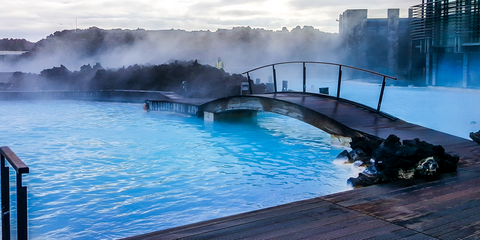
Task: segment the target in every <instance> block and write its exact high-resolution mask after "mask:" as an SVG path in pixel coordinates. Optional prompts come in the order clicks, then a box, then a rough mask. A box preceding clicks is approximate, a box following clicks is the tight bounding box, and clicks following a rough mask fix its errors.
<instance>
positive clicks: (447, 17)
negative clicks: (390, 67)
mask: <svg viewBox="0 0 480 240" xmlns="http://www.w3.org/2000/svg"><path fill="white" fill-rule="evenodd" d="M479 7H480V1H479V0H455V1H453V0H450V1H448V0H424V1H422V3H421V4H419V5H415V6H412V7H411V8H410V12H409V14H410V31H411V39H412V75H419V74H420V72H422V71H423V75H424V76H425V78H424V79H425V82H426V84H428V85H440V86H453V87H480V69H479V66H480V8H479Z"/></svg>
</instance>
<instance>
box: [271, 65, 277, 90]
mask: <svg viewBox="0 0 480 240" xmlns="http://www.w3.org/2000/svg"><path fill="white" fill-rule="evenodd" d="M272 68H273V86H274V87H275V88H274V89H275V93H277V71H276V70H275V65H272Z"/></svg>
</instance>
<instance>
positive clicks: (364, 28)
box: [339, 9, 410, 76]
mask: <svg viewBox="0 0 480 240" xmlns="http://www.w3.org/2000/svg"><path fill="white" fill-rule="evenodd" d="M367 13H368V10H367V9H355V10H346V11H345V12H344V13H343V14H341V15H340V18H339V27H340V31H339V32H340V36H341V38H342V39H343V49H344V54H345V62H346V63H347V64H350V65H353V66H357V67H361V68H366V69H369V70H372V71H376V72H381V73H385V74H390V75H394V76H398V75H407V74H408V70H409V59H410V55H409V54H404V53H408V52H409V50H410V45H409V29H408V22H409V21H408V18H400V11H399V9H388V16H387V18H367Z"/></svg>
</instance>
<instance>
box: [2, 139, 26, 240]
mask: <svg viewBox="0 0 480 240" xmlns="http://www.w3.org/2000/svg"><path fill="white" fill-rule="evenodd" d="M0 155H1V159H0V160H1V164H0V165H1V166H0V167H1V181H2V183H1V186H2V239H10V190H9V188H10V187H9V186H10V184H9V183H10V179H9V176H8V173H9V172H8V171H9V170H8V167H7V166H5V160H7V161H8V163H9V164H10V166H12V167H13V168H14V169H15V172H16V173H17V179H16V180H17V239H22V240H23V239H25V240H26V239H28V223H27V187H24V186H22V174H24V173H29V172H30V170H29V168H28V167H27V165H25V163H24V162H22V160H20V158H18V157H17V155H15V153H14V152H13V151H12V150H11V149H10V148H9V147H0Z"/></svg>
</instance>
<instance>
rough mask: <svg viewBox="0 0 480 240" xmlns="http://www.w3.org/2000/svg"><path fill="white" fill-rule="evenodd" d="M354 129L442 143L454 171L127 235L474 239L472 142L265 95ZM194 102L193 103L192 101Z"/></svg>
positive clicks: (325, 104) (478, 195)
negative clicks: (454, 160) (455, 164)
mask: <svg viewBox="0 0 480 240" xmlns="http://www.w3.org/2000/svg"><path fill="white" fill-rule="evenodd" d="M255 96H256V97H262V98H264V97H265V98H275V99H278V100H281V101H288V102H290V103H295V104H300V105H302V106H305V107H306V108H309V109H313V110H315V111H317V112H319V113H321V114H324V115H326V116H328V117H330V118H332V119H335V120H336V121H338V122H339V123H341V124H344V125H346V126H348V127H350V128H352V129H355V130H357V131H360V132H363V133H367V134H371V135H375V136H379V137H382V138H385V137H387V136H388V135H389V134H392V133H393V134H396V135H397V136H399V137H400V138H402V139H413V138H420V139H421V140H425V141H427V142H431V143H433V144H440V145H443V146H444V148H445V149H446V150H447V152H449V153H451V154H457V155H459V156H460V157H461V160H460V163H459V169H458V172H457V173H453V174H444V175H442V176H440V177H438V178H435V179H420V180H408V181H407V180H404V181H398V182H392V183H388V184H380V185H376V186H370V187H365V188H360V189H355V190H351V191H346V192H341V193H337V194H332V195H327V196H323V197H317V198H313V199H308V200H304V201H298V202H294V203H289V204H285V205H281V206H276V207H272V208H267V209H261V210H257V211H253V212H248V213H243V214H238V215H234V216H229V217H224V218H219V219H213V220H209V221H205V222H200V223H195V224H190V225H186V226H181V227H177V228H172V229H166V230H162V231H158V232H153V233H148V234H144V235H140V236H134V237H131V238H128V239H178V238H181V239H244V238H246V239H304V238H310V239H480V145H479V144H477V143H475V142H473V141H469V140H466V139H462V138H459V137H455V136H452V135H449V134H445V133H442V132H438V131H435V130H431V129H427V128H424V127H421V126H418V125H414V124H410V123H407V122H404V121H401V120H397V121H393V120H391V119H388V118H385V117H383V116H381V115H379V114H377V113H375V112H372V111H370V110H367V109H365V108H360V107H358V106H354V105H351V104H348V103H345V102H341V101H338V100H336V99H332V98H324V97H318V96H315V95H312V94H291V93H278V94H265V95H255ZM200 104H201V103H200Z"/></svg>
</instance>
